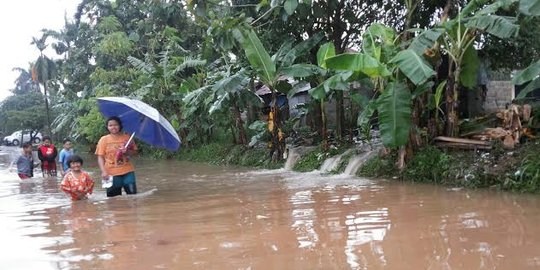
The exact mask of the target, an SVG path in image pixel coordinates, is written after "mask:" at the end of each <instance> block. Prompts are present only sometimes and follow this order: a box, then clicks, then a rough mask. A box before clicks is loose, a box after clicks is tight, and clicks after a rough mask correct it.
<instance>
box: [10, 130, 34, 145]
mask: <svg viewBox="0 0 540 270" xmlns="http://www.w3.org/2000/svg"><path fill="white" fill-rule="evenodd" d="M22 132H23V131H22V130H18V131H15V132H13V134H11V135H9V136H6V137H4V143H5V144H6V145H15V146H17V145H20V144H21V143H25V142H30V130H25V131H24V133H23V136H22V142H21V133H22ZM41 139H42V135H41V133H39V132H38V134H37V135H35V136H34V137H33V140H32V142H33V143H40V142H41Z"/></svg>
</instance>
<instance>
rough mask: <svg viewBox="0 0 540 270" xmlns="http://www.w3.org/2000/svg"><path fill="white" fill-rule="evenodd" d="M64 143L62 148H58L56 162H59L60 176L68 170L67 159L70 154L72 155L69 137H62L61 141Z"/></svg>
mask: <svg viewBox="0 0 540 270" xmlns="http://www.w3.org/2000/svg"><path fill="white" fill-rule="evenodd" d="M63 143H64V145H63V147H64V148H63V149H62V150H60V155H59V158H58V162H60V164H61V165H60V175H62V177H63V176H64V175H66V173H67V171H68V170H69V163H68V159H69V157H70V156H72V155H73V148H72V146H73V144H72V143H71V140H70V139H64V141H63Z"/></svg>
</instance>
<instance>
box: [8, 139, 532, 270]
mask: <svg viewBox="0 0 540 270" xmlns="http://www.w3.org/2000/svg"><path fill="white" fill-rule="evenodd" d="M9 150H10V149H9V148H2V151H0V152H4V151H9ZM0 161H1V155H0ZM2 164H4V165H2ZM5 164H9V162H4V161H1V162H0V169H1V170H3V171H2V172H0V219H1V221H2V222H0V237H1V239H2V240H3V241H2V243H1V244H0V247H1V252H0V265H1V267H0V268H1V269H155V268H157V269H495V268H497V269H536V268H538V267H540V245H539V244H538V243H539V240H540V239H539V238H540V237H539V236H538V235H539V232H540V229H539V228H538V226H537V224H538V223H539V221H540V220H539V219H540V215H539V214H540V213H539V209H540V207H539V206H540V205H539V204H540V200H539V199H538V197H537V196H533V195H513V194H502V193H496V192H491V191H471V190H459V189H447V188H441V187H434V186H427V185H412V184H405V183H397V182H389V181H384V180H366V179H359V178H352V177H350V176H345V175H335V176H321V175H320V174H319V173H316V172H313V173H306V174H299V173H294V172H290V171H286V170H273V171H264V170H263V171H250V170H246V169H235V168H222V167H212V166H206V165H201V164H193V163H186V162H176V161H159V162H155V161H145V162H140V161H139V164H137V178H138V186H139V190H140V191H141V193H140V194H138V195H136V196H129V197H128V196H122V197H115V198H110V199H108V198H106V196H105V193H104V191H103V190H101V189H99V188H97V189H96V194H94V195H93V196H91V198H90V199H89V200H86V201H77V202H71V200H70V199H69V198H68V197H67V196H65V195H64V194H62V193H61V192H60V190H59V189H58V184H59V179H55V178H47V179H43V178H40V177H35V178H34V179H32V180H28V181H21V180H18V178H17V176H16V175H15V173H13V172H12V173H10V172H9V171H7V170H6V169H5V168H6V166H7V165H5ZM85 165H86V167H87V169H88V170H90V171H91V172H93V173H94V175H98V174H97V166H96V164H95V161H94V160H93V158H89V159H87V160H85ZM36 175H40V173H39V172H38V173H37V174H36ZM98 187H99V185H98Z"/></svg>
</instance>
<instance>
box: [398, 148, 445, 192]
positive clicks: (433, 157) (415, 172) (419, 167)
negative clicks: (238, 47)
mask: <svg viewBox="0 0 540 270" xmlns="http://www.w3.org/2000/svg"><path fill="white" fill-rule="evenodd" d="M450 165H451V157H450V156H449V155H448V154H446V153H445V152H443V151H441V150H440V149H438V148H436V147H434V146H427V147H425V148H422V149H420V150H419V151H418V152H417V153H416V154H415V155H414V157H413V158H412V160H411V161H410V162H409V163H408V164H407V166H406V168H405V171H404V176H405V178H407V179H409V180H411V181H415V182H425V183H439V184H446V183H447V181H448V171H449V169H450Z"/></svg>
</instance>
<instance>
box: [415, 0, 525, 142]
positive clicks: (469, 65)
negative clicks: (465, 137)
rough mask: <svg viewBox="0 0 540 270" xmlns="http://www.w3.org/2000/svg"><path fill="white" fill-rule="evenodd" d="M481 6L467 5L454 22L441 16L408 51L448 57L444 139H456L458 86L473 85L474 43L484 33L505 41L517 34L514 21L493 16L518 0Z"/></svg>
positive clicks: (474, 67) (474, 83)
mask: <svg viewBox="0 0 540 270" xmlns="http://www.w3.org/2000/svg"><path fill="white" fill-rule="evenodd" d="M484 2H485V1H471V2H469V3H468V4H467V5H466V6H465V7H464V8H463V9H462V10H461V11H460V12H459V13H458V15H457V16H456V17H455V18H453V19H450V20H446V19H445V18H448V16H447V14H443V16H442V18H443V21H441V23H440V24H439V25H437V26H435V27H434V28H432V29H428V30H425V31H423V32H421V33H420V34H419V35H417V37H416V38H415V39H414V40H413V41H412V43H411V46H410V47H409V50H412V51H414V52H415V53H416V54H418V55H421V54H425V55H436V54H437V52H438V51H440V52H442V54H443V55H447V56H448V59H449V61H448V74H447V82H446V89H445V92H444V96H445V99H444V100H445V103H446V118H447V119H446V130H445V133H446V135H447V136H456V135H458V122H459V116H458V113H457V109H458V99H459V88H460V86H464V87H467V88H471V87H474V86H475V85H476V74H477V69H478V63H479V59H478V55H477V54H476V50H475V48H474V46H473V43H474V42H475V41H476V40H477V39H478V37H479V36H480V35H481V34H484V33H486V34H491V35H494V36H497V37H498V38H502V39H506V38H511V37H514V36H515V35H517V33H518V31H519V26H518V25H516V24H514V22H515V18H513V17H503V16H498V15H495V12H496V11H497V10H499V9H501V8H509V7H510V6H511V5H512V4H514V3H517V2H518V0H511V1H495V2H493V3H492V4H490V5H484ZM521 2H522V3H525V2H532V1H521Z"/></svg>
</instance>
